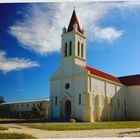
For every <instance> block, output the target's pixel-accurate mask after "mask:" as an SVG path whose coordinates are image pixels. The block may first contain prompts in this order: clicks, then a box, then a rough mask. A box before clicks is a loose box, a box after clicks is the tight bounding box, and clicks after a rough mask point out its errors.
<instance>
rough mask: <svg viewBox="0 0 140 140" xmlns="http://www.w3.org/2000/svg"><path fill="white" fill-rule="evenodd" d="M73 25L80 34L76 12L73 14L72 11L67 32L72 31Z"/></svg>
mask: <svg viewBox="0 0 140 140" xmlns="http://www.w3.org/2000/svg"><path fill="white" fill-rule="evenodd" d="M75 23H76V24H77V31H78V32H81V33H82V31H81V28H80V25H79V22H78V18H77V16H76V12H75V10H73V13H72V16H71V20H70V23H69V26H68V30H67V32H71V31H73V25H74V24H75Z"/></svg>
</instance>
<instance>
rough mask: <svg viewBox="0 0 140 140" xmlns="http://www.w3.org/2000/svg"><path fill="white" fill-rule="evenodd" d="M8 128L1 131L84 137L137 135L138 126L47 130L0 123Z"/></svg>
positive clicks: (44, 135) (42, 136)
mask: <svg viewBox="0 0 140 140" xmlns="http://www.w3.org/2000/svg"><path fill="white" fill-rule="evenodd" d="M0 126H5V127H8V128H9V129H8V130H4V131H1V132H16V133H26V134H31V135H32V136H35V137H37V138H85V137H139V136H140V128H136V129H102V130H101V129H100V130H78V131H48V130H40V129H33V128H28V127H26V126H20V125H18V124H2V125H0Z"/></svg>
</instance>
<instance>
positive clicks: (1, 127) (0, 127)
mask: <svg viewBox="0 0 140 140" xmlns="http://www.w3.org/2000/svg"><path fill="white" fill-rule="evenodd" d="M2 130H8V128H6V127H3V126H0V131H2Z"/></svg>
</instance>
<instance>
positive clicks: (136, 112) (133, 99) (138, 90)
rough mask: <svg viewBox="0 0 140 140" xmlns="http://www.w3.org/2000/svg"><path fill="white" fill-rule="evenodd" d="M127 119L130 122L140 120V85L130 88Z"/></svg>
mask: <svg viewBox="0 0 140 140" xmlns="http://www.w3.org/2000/svg"><path fill="white" fill-rule="evenodd" d="M127 96H128V103H127V108H128V110H127V117H128V119H130V120H140V107H139V103H140V85H137V86H128V92H127Z"/></svg>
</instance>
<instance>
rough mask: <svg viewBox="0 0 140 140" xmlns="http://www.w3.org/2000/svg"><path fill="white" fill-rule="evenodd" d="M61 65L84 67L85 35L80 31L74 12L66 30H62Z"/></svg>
mask: <svg viewBox="0 0 140 140" xmlns="http://www.w3.org/2000/svg"><path fill="white" fill-rule="evenodd" d="M61 37H62V41H61V64H62V65H65V63H69V64H70V65H72V64H74V63H75V64H77V65H82V66H85V65H86V35H85V31H84V30H81V28H80V25H79V22H78V18H77V16H76V12H75V10H73V13H72V16H71V20H70V23H69V26H68V28H67V29H66V28H65V27H64V28H63V29H62V35H61Z"/></svg>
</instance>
